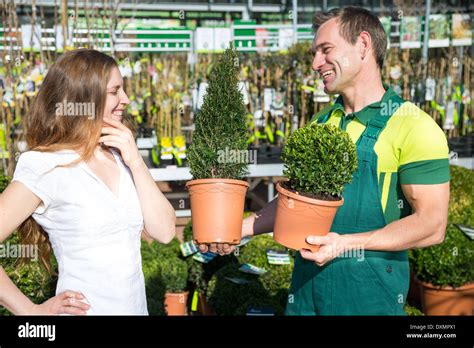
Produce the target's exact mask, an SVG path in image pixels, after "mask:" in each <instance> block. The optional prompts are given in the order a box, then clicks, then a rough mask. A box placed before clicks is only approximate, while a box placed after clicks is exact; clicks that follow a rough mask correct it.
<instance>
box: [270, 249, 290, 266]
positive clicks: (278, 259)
mask: <svg viewBox="0 0 474 348" xmlns="http://www.w3.org/2000/svg"><path fill="white" fill-rule="evenodd" d="M267 260H268V263H269V264H270V265H289V264H290V255H288V253H287V252H286V251H282V250H272V249H268V250H267Z"/></svg>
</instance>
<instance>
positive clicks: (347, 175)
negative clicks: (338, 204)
mask: <svg viewBox="0 0 474 348" xmlns="http://www.w3.org/2000/svg"><path fill="white" fill-rule="evenodd" d="M281 159H282V161H283V162H284V163H285V166H286V168H285V170H284V175H285V176H286V177H288V183H286V184H285V185H286V186H287V187H288V188H289V189H292V190H294V191H297V192H299V193H302V194H306V195H308V196H310V197H313V196H315V198H322V199H334V198H338V197H339V196H340V195H341V193H342V191H343V188H344V185H345V184H347V183H349V182H351V180H352V173H353V172H354V171H355V170H356V169H357V150H356V146H355V144H354V142H353V141H352V140H351V138H350V136H349V134H348V133H347V132H345V131H343V130H341V129H339V128H338V127H336V126H334V125H331V124H318V123H316V122H313V123H310V124H309V125H307V126H306V127H304V128H300V129H297V130H296V131H294V132H293V134H291V136H290V137H289V138H288V139H287V141H286V144H285V146H284V147H283V150H282V155H281Z"/></svg>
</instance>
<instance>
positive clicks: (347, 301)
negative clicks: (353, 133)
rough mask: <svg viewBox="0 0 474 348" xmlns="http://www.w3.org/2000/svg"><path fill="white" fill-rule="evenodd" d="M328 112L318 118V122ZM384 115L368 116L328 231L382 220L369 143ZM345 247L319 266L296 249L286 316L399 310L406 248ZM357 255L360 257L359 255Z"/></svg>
mask: <svg viewBox="0 0 474 348" xmlns="http://www.w3.org/2000/svg"><path fill="white" fill-rule="evenodd" d="M329 115H330V114H328V115H325V116H324V117H322V118H320V119H319V120H318V123H324V122H326V121H327V120H328V118H329ZM389 118H390V116H382V115H380V114H377V115H376V116H374V117H372V118H371V119H370V120H369V121H368V123H367V128H366V129H365V130H364V132H363V133H362V135H361V136H360V138H359V139H358V141H357V143H356V145H357V154H358V163H359V166H358V169H357V171H356V172H355V173H354V175H353V178H352V182H351V183H350V184H348V185H346V186H345V187H344V192H343V196H344V204H343V205H342V207H340V208H339V209H338V211H337V214H336V216H335V219H334V222H333V225H332V227H331V232H337V233H339V234H349V233H358V232H367V231H373V230H376V229H380V228H382V227H384V226H385V225H386V224H387V223H386V221H385V216H384V213H383V210H382V205H381V202H380V192H379V185H378V178H377V155H376V153H375V151H374V145H375V143H376V142H377V139H378V137H379V135H380V133H381V132H382V130H383V129H384V127H385V125H386V123H387V121H388V119H389ZM349 256H351V255H349V252H348V253H347V255H344V257H337V258H335V259H333V260H332V261H330V262H328V263H327V264H325V265H324V266H322V267H319V266H317V265H316V264H315V263H314V262H313V261H309V260H305V259H303V258H302V257H301V255H300V253H299V252H298V253H297V256H296V260H295V267H294V270H293V276H292V282H291V288H290V293H289V296H288V304H287V308H286V315H405V312H404V310H403V305H404V303H405V300H406V295H407V292H408V286H409V265H408V256H407V252H406V251H399V252H382V251H368V250H363V251H360V254H356V253H353V254H352V257H349ZM361 256H363V257H361Z"/></svg>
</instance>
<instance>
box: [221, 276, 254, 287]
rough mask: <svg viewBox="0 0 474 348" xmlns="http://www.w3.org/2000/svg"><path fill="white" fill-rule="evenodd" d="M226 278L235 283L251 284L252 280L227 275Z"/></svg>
mask: <svg viewBox="0 0 474 348" xmlns="http://www.w3.org/2000/svg"><path fill="white" fill-rule="evenodd" d="M224 279H227V280H228V281H230V282H232V283H234V284H239V285H242V284H250V283H251V281H250V280H247V279H243V278H235V277H225V278H224Z"/></svg>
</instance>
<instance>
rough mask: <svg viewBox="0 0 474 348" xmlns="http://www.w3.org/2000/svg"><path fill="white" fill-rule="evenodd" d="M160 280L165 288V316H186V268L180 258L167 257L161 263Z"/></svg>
mask: <svg viewBox="0 0 474 348" xmlns="http://www.w3.org/2000/svg"><path fill="white" fill-rule="evenodd" d="M160 268H161V279H162V281H163V284H164V286H165V288H166V293H165V302H164V303H165V312H166V313H167V315H187V313H188V312H187V303H188V295H189V292H188V291H186V285H187V281H188V266H187V265H186V262H185V261H183V260H181V259H180V258H178V257H177V256H176V257H173V256H169V257H167V258H164V259H163V260H162V261H161V267H160Z"/></svg>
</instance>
